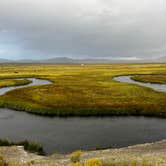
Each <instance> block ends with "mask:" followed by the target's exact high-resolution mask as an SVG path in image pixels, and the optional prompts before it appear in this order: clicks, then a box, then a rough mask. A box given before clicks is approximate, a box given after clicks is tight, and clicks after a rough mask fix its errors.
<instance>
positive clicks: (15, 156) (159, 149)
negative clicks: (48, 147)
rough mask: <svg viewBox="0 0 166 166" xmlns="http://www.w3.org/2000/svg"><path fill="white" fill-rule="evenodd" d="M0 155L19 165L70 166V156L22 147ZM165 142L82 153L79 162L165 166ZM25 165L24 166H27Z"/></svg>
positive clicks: (4, 148) (5, 150)
mask: <svg viewBox="0 0 166 166" xmlns="http://www.w3.org/2000/svg"><path fill="white" fill-rule="evenodd" d="M0 154H1V155H2V156H3V157H4V159H5V160H6V161H10V162H15V163H16V162H17V163H18V164H20V165H22V166H23V165H26V164H27V165H28V164H30V163H31V166H39V165H40V166H48V165H49V166H71V160H70V154H69V155H60V154H53V155H51V156H39V155H36V154H32V153H29V152H26V151H25V150H24V149H23V147H20V146H13V147H0ZM165 156H166V140H163V141H159V142H154V143H147V144H141V145H134V146H129V147H124V148H119V149H107V150H98V151H85V152H82V154H81V157H80V162H84V161H86V160H88V159H92V158H97V159H100V160H101V161H105V162H107V163H119V162H125V163H131V162H133V161H135V162H141V161H146V163H147V166H156V165H157V166H165V165H166V157H165ZM27 165H26V166H27Z"/></svg>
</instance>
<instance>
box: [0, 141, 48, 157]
mask: <svg viewBox="0 0 166 166" xmlns="http://www.w3.org/2000/svg"><path fill="white" fill-rule="evenodd" d="M14 145H15V146H23V147H24V149H25V150H27V151H29V152H33V153H37V154H40V155H44V154H45V152H44V150H43V147H42V146H41V145H40V144H39V143H36V142H30V141H27V140H25V141H20V142H13V141H9V140H7V139H0V146H14Z"/></svg>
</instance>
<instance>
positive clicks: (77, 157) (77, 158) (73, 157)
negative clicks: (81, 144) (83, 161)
mask: <svg viewBox="0 0 166 166" xmlns="http://www.w3.org/2000/svg"><path fill="white" fill-rule="evenodd" d="M81 154H82V151H81V150H78V151H75V152H73V153H72V154H71V155H70V160H71V162H73V163H76V164H78V162H79V161H80V157H81Z"/></svg>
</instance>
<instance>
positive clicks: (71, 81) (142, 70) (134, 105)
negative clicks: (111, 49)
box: [0, 64, 166, 117]
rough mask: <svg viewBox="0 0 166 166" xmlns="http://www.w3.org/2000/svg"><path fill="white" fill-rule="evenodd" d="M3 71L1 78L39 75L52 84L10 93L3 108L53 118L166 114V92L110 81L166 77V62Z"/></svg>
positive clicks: (3, 67) (2, 102)
mask: <svg viewBox="0 0 166 166" xmlns="http://www.w3.org/2000/svg"><path fill="white" fill-rule="evenodd" d="M0 70H1V73H0V78H21V77H24V78H25V77H37V78H43V79H49V80H51V81H52V82H53V84H52V85H42V86H34V87H27V88H24V89H17V90H14V91H11V92H8V93H7V94H5V95H3V96H1V97H0V106H1V107H8V108H12V109H16V110H20V111H27V112H31V113H36V114H41V115H50V116H106V115H145V116H161V117H166V93H162V92H156V91H154V90H152V89H150V88H147V87H142V86H138V85H134V84H128V83H120V82H117V81H114V80H112V78H113V77H115V76H118V75H136V74H144V75H146V74H147V75H155V74H156V75H164V74H166V64H110V65H106V64H104V65H102V64H101V65H99V64H98V65H85V66H81V65H52V64H50V65H49V64H47V65H44V64H15V65H12V64H8V65H1V66H0Z"/></svg>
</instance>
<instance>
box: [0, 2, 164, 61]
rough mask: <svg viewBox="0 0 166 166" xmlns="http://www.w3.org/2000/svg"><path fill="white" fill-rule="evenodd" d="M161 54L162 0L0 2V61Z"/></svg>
mask: <svg viewBox="0 0 166 166" xmlns="http://www.w3.org/2000/svg"><path fill="white" fill-rule="evenodd" d="M165 53H166V0H0V58H10V59H23V58H25V59H30V58H33V59H38V58H42V59H43V58H52V57H72V58H113V59H115V58H117V59H152V58H154V59H155V58H158V57H160V56H165Z"/></svg>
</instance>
